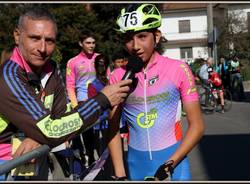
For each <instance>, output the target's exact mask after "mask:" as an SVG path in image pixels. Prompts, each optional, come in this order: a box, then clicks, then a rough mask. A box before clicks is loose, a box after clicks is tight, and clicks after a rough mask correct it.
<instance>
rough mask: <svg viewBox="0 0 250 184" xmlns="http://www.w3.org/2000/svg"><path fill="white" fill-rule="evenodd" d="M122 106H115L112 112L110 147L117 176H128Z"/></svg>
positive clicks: (109, 128) (109, 134)
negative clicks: (123, 136)
mask: <svg viewBox="0 0 250 184" xmlns="http://www.w3.org/2000/svg"><path fill="white" fill-rule="evenodd" d="M120 118H121V107H117V106H116V107H114V108H113V110H112V111H111V112H110V120H109V126H108V148H109V151H110V156H111V159H112V163H113V166H114V171H115V175H116V176H117V177H122V176H126V173H125V168H124V163H123V150H122V143H121V136H120V131H119V129H120Z"/></svg>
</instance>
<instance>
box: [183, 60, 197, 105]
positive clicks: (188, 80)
mask: <svg viewBox="0 0 250 184" xmlns="http://www.w3.org/2000/svg"><path fill="white" fill-rule="evenodd" d="M179 72H180V85H179V91H180V94H181V98H182V101H183V102H189V101H198V100H199V96H198V92H197V88H196V85H195V79H194V76H193V73H192V71H191V70H190V68H189V66H188V65H187V64H186V63H181V64H180V67H179Z"/></svg>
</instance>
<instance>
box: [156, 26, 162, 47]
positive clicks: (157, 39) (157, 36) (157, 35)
mask: <svg viewBox="0 0 250 184" xmlns="http://www.w3.org/2000/svg"><path fill="white" fill-rule="evenodd" d="M160 39H161V31H160V30H159V29H157V30H156V31H155V42H156V44H158V43H159V41H160Z"/></svg>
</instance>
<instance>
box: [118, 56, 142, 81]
mask: <svg viewBox="0 0 250 184" xmlns="http://www.w3.org/2000/svg"><path fill="white" fill-rule="evenodd" d="M142 67H143V61H142V59H141V58H140V57H138V56H134V55H131V56H129V57H128V63H127V65H126V73H125V74H124V76H123V77H122V80H126V79H133V78H134V76H135V74H136V73H138V72H140V71H141V69H142Z"/></svg>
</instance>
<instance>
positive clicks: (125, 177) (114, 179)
mask: <svg viewBox="0 0 250 184" xmlns="http://www.w3.org/2000/svg"><path fill="white" fill-rule="evenodd" d="M111 180H113V181H129V179H128V178H127V176H122V177H118V176H111Z"/></svg>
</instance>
